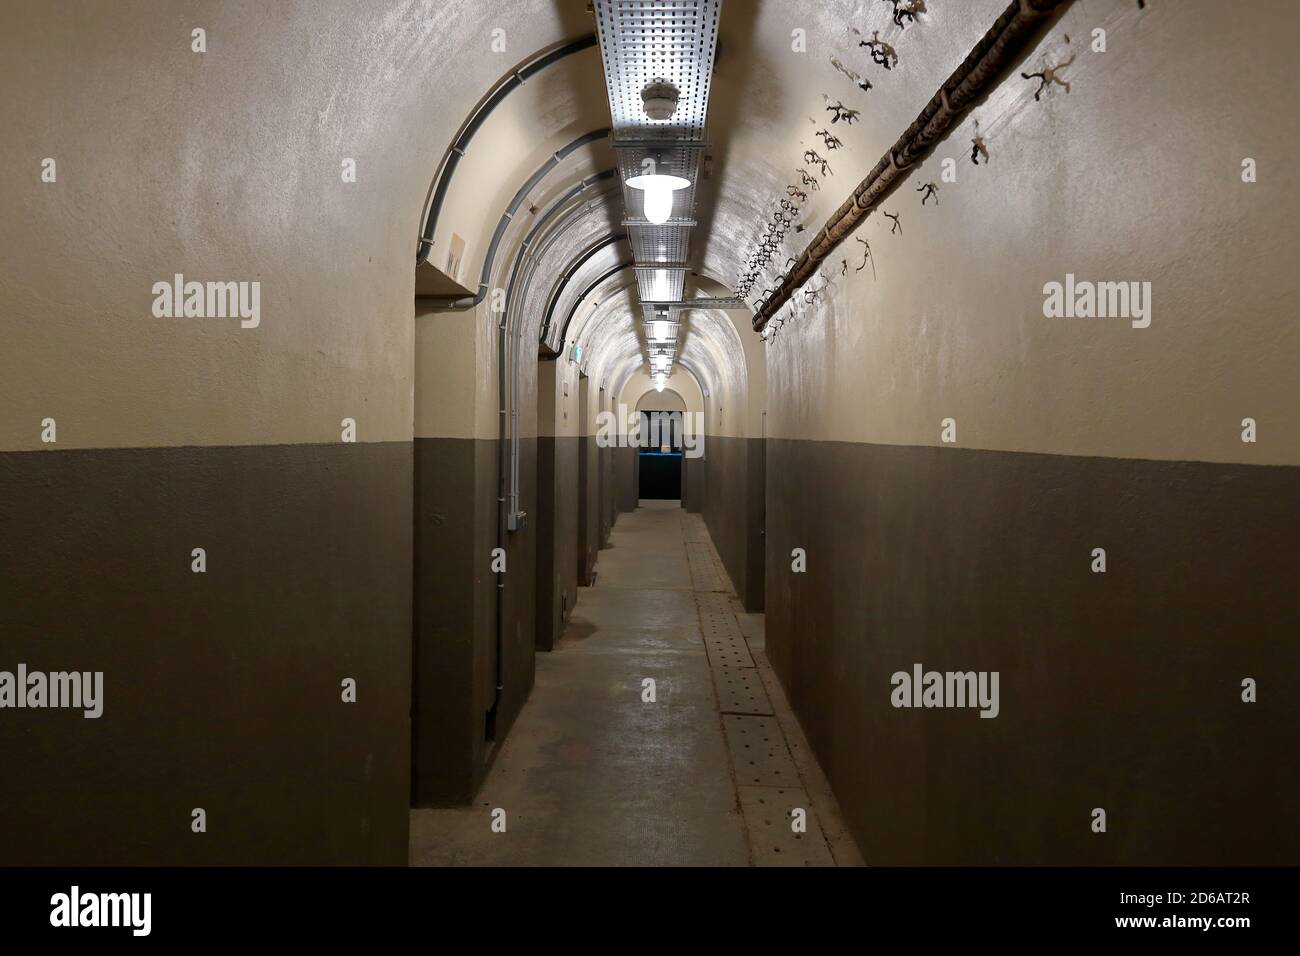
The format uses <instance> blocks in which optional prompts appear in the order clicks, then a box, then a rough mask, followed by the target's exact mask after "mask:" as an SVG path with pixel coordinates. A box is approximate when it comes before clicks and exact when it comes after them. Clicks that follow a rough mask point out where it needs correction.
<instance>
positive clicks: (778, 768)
mask: <svg viewBox="0 0 1300 956" xmlns="http://www.w3.org/2000/svg"><path fill="white" fill-rule="evenodd" d="M722 727H723V730H725V731H726V734H727V749H728V750H730V751H731V759H732V763H733V765H734V766H735V768H736V783H738V784H740V785H741V786H745V787H797V786H799V771H798V770H797V769H795V765H794V758H793V757H791V756H790V750H789V748H788V747H786V745H785V735H784V734H783V733H781V725H780V724H779V723H778V722H777V719H776V718H775V717H758V716H754V715H751V714H723V715H722Z"/></svg>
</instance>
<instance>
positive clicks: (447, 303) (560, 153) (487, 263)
mask: <svg viewBox="0 0 1300 956" xmlns="http://www.w3.org/2000/svg"><path fill="white" fill-rule="evenodd" d="M608 135H609V130H608V129H594V130H592V131H591V132H590V133H583V134H582V135H581V136H579V137H578V138H577V139H575V140H574V141H573V142H571V143H570V144H569V145H568V146H565V147H564V148H563V149H560V150H557V151H556V152H554V153H552V154H551V156H550V158H549V159H547V160H546V162H544V163H542V165H541V166H539V167H537V171H536V172H535V173H533V174H532V175H531V176H529V177H528V179H527V180H525V182H524V184H523V185H522V186H520V187H519V191H518V192H516V193H515V196H514V199H512V200H510V205H509V206H507V207H506V211H505V212H504V213H502V214H501V219H500V220H499V221H498V222H497V227H496V229H495V230H494V231H493V233H492V242H491V243H489V244H488V251H487V255H485V256H484V257H483V270H482V272H481V273H480V274H479V282H478V292H476V293H475V294H474V295H472V296H422V297H421V298H422V300H423V301H426V302H437V303H439V304H441V305H442V306H443V307H444V308H447V309H472V308H473V307H474V306H476V305H478V304H479V303H480V302H482V301H483V299H484V297H486V296H487V290H488V286H489V281H490V280H491V278H492V262H493V260H494V259H496V255H497V246H499V245H500V244H501V240H502V238H503V237H504V236H505V234H506V229H508V228H509V226H510V221H511V220H512V219H514V217H515V213H516V212H518V211H519V207H520V206H522V205H523V204H524V200H525V199H527V198H528V194H529V193H530V192H532V191H533V189H534V188H535V187H536V186H537V184H538V183H540V182H541V181H542V180H543V179H545V178H546V174H547V173H549V172H550V171H551V170H552V169H554V168H555V167H556V166H558V165H560V163H562V162H563V161H564V160H565V159H566V158H567V157H568V156H569V154H570V153H572V152H574V151H575V150H578V149H581V148H582V147H583V146H586V145H587V144H588V143H593V142H595V141H596V140H598V139H603V138H604V137H606V136H608Z"/></svg>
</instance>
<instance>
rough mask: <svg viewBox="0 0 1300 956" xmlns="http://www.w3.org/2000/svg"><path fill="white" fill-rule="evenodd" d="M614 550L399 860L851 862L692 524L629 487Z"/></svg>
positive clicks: (757, 625)
mask: <svg viewBox="0 0 1300 956" xmlns="http://www.w3.org/2000/svg"><path fill="white" fill-rule="evenodd" d="M610 548H611V550H609V551H606V552H605V553H604V554H602V556H601V573H600V577H599V578H598V579H597V581H596V583H595V584H594V585H593V586H592V587H591V588H584V589H582V590H581V592H580V594H581V597H580V598H579V603H578V606H577V610H576V611H575V613H574V615H573V617H572V619H571V620H570V621H569V624H568V626H567V627H566V628H565V631H564V634H563V636H562V637H561V639H560V641H559V643H558V644H556V646H555V649H554V651H553V652H552V653H551V654H548V655H546V656H545V657H544V658H542V659H540V660H539V661H538V666H537V678H536V685H535V686H534V688H533V693H532V696H531V697H530V698H529V701H528V703H527V704H525V705H524V708H523V710H522V711H521V712H520V714H519V719H518V721H517V722H516V724H515V728H514V730H513V731H512V732H511V736H510V739H509V740H508V741H507V742H506V744H505V745H504V747H503V748H502V752H501V754H500V756H499V757H498V758H497V760H496V763H495V765H494V767H493V769H492V770H491V772H490V773H489V774H488V776H487V780H486V782H485V783H484V784H483V787H482V789H481V790H480V791H479V794H478V798H477V799H476V801H475V803H474V805H473V806H470V807H466V808H464V809H455V810H450V809H449V810H416V811H414V812H413V814H412V820H411V862H412V863H413V864H416V865H465V864H487V865H503V864H554V863H559V862H563V863H565V864H570V865H589V866H618V865H642V866H645V865H668V866H701V865H704V866H743V865H746V864H747V863H749V862H750V861H751V859H752V860H753V862H755V863H760V864H772V865H778V864H785V865H792V866H819V865H821V866H830V865H834V864H835V863H838V864H839V865H850V864H851V863H853V862H854V861H857V862H860V859H859V858H858V857H857V856H856V849H855V848H854V846H853V844H852V841H851V839H850V838H849V837H847V835H846V834H844V831H843V825H842V823H841V822H840V820H839V817H838V811H837V809H836V808H835V805H834V798H833V797H831V795H830V792H829V790H827V789H826V784H825V782H824V779H823V778H822V777H821V774H820V771H819V770H818V768H817V766H816V764H815V762H814V761H813V760H812V758H811V755H809V754H808V752H807V749H806V744H805V743H804V742H803V740H802V734H801V733H800V731H799V729H798V723H797V722H795V721H794V719H793V716H792V715H791V714H790V711H789V709H788V707H787V706H785V704H784V698H783V696H782V695H781V692H780V689H779V687H778V686H777V685H776V683H775V681H774V679H773V677H772V673H771V669H770V667H769V666H768V665H767V663H766V659H765V658H764V656H763V624H762V615H761V614H746V613H745V612H744V610H743V608H742V607H741V606H740V603H739V601H738V600H737V598H736V596H735V593H734V592H733V591H732V590H731V587H730V583H729V582H728V580H727V577H726V572H725V571H724V570H723V568H722V566H721V563H720V561H719V560H718V557H717V553H716V551H715V550H714V548H713V544H712V541H711V540H710V538H709V533H708V530H707V529H706V528H705V527H704V522H703V521H702V520H701V519H700V517H699V516H698V515H693V514H689V513H687V512H685V511H683V510H682V509H681V508H680V506H679V503H678V502H677V501H643V502H641V507H639V508H638V509H637V510H636V511H634V512H632V513H630V514H627V515H623V516H621V517H620V518H619V521H618V524H617V525H616V526H615V527H614V533H613V535H612V536H611V539H610ZM646 681H651V682H653V683H652V684H651V685H647V684H646ZM774 704H775V706H774ZM778 708H779V709H778ZM724 728H725V732H724ZM787 735H788V738H789V740H790V742H792V743H793V747H791V746H790V745H789V743H787ZM792 751H793V756H792ZM796 757H797V758H799V759H796ZM819 805H820V806H819ZM490 810H503V811H505V812H506V819H507V821H508V827H507V829H506V830H505V832H504V833H501V834H498V833H494V832H492V831H491V830H490V829H489V828H487V827H484V826H483V820H484V814H485V812H490ZM796 810H800V811H803V812H804V814H805V815H806V817H807V819H808V826H807V828H806V830H801V831H799V832H796V831H794V830H792V829H791V828H790V826H789V825H788V821H789V820H790V818H791V814H792V813H793V812H794V811H796ZM819 815H820V816H822V817H824V818H825V820H826V826H825V828H824V832H823V827H822V826H821V825H819V823H818V816H819ZM828 839H829V841H830V842H829V845H828V842H827V840H828ZM832 853H833V854H834V855H832Z"/></svg>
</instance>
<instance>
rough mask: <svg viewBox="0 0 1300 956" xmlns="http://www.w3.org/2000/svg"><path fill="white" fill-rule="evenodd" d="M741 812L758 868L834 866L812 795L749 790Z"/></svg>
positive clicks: (783, 790)
mask: <svg viewBox="0 0 1300 956" xmlns="http://www.w3.org/2000/svg"><path fill="white" fill-rule="evenodd" d="M736 789H737V790H738V791H739V792H740V812H741V814H742V816H743V817H744V819H745V829H746V830H748V831H749V849H750V853H751V855H752V857H753V862H754V865H755V866H834V865H835V860H834V858H833V857H832V856H831V851H830V847H829V846H827V845H826V837H825V835H824V834H823V833H822V828H821V825H820V824H819V823H818V822H817V817H816V815H815V814H814V813H813V812H812V810H811V809H810V801H809V799H808V794H806V793H805V792H804V791H803V790H802V789H800V788H798V787H746V786H740V787H737V788H736Z"/></svg>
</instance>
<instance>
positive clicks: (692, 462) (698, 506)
mask: <svg viewBox="0 0 1300 956" xmlns="http://www.w3.org/2000/svg"><path fill="white" fill-rule="evenodd" d="M712 440H713V438H712V437H711V436H710V437H707V438H706V440H705V442H706V445H705V450H706V452H707V450H708V447H707V443H708V442H710V441H712ZM708 467H709V460H708V458H687V457H685V456H683V457H682V507H683V508H685V509H686V510H687V511H689V512H691V513H692V514H699V513H700V512H701V511H703V510H704V505H705V500H704V498H705V494H706V489H707V485H708V482H707V475H708Z"/></svg>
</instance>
